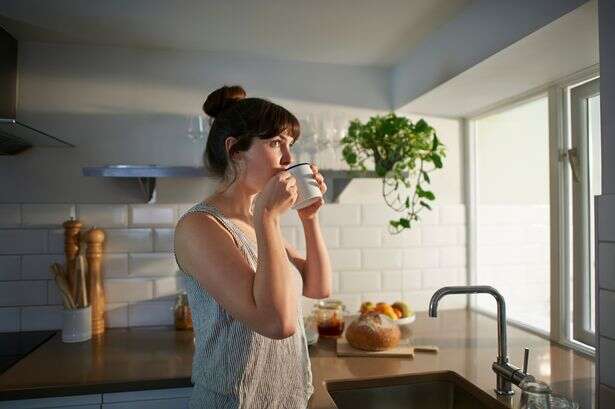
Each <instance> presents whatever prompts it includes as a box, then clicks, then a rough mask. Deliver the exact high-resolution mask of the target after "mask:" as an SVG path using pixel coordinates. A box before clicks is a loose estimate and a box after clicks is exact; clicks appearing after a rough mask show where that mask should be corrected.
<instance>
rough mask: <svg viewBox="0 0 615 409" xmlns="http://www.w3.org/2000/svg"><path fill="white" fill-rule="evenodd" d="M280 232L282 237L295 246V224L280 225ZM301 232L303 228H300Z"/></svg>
mask: <svg viewBox="0 0 615 409" xmlns="http://www.w3.org/2000/svg"><path fill="white" fill-rule="evenodd" d="M280 232H281V233H282V237H284V240H286V242H287V243H289V244H290V245H291V246H293V247H297V227H295V226H281V227H280ZM301 232H302V233H303V229H301Z"/></svg>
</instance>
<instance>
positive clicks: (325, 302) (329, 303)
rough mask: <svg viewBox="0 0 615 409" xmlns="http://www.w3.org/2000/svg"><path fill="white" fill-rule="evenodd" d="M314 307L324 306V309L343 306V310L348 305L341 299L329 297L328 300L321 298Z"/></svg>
mask: <svg viewBox="0 0 615 409" xmlns="http://www.w3.org/2000/svg"><path fill="white" fill-rule="evenodd" d="M314 308H323V309H338V308H341V309H342V310H345V309H346V306H345V305H344V303H343V302H342V301H341V300H335V299H327V300H319V301H318V302H317V303H316V304H314Z"/></svg>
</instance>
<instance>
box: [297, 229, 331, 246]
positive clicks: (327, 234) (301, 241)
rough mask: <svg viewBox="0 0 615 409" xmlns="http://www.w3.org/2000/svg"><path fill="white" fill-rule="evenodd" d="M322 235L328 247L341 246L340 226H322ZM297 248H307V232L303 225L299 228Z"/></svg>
mask: <svg viewBox="0 0 615 409" xmlns="http://www.w3.org/2000/svg"><path fill="white" fill-rule="evenodd" d="M320 230H321V232H322V237H323V239H324V241H325V245H326V246H327V248H328V249H333V248H338V247H339V246H340V227H335V226H321V227H320ZM297 248H298V249H302V250H305V233H304V231H303V227H298V228H297Z"/></svg>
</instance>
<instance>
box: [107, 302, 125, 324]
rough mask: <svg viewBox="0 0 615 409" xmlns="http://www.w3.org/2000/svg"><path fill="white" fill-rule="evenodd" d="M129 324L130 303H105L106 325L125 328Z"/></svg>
mask: <svg viewBox="0 0 615 409" xmlns="http://www.w3.org/2000/svg"><path fill="white" fill-rule="evenodd" d="M127 326H128V303H108V304H106V305H105V327H106V328H118V327H119V328H123V327H127Z"/></svg>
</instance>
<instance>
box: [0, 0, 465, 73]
mask: <svg viewBox="0 0 615 409" xmlns="http://www.w3.org/2000/svg"><path fill="white" fill-rule="evenodd" d="M469 3H470V0H429V1H426V0H380V1H373V0H309V1H306V0H250V1H245V0H226V1H219V0H185V1H181V2H175V1H168V0H130V1H126V0H105V1H91V0H53V1H35V0H4V1H2V2H0V25H2V26H4V27H5V28H6V29H7V30H8V31H9V32H11V33H12V34H13V35H14V36H15V37H17V39H18V40H21V41H40V42H50V43H77V44H92V45H109V46H120V47H139V48H168V49H178V50H202V51H213V52H228V53H241V54H244V55H246V54H248V55H254V56H262V57H267V58H272V59H277V60H292V61H302V62H318V63H332V64H349V65H369V66H379V67H390V66H392V65H394V64H396V63H397V62H399V61H400V60H401V59H402V58H403V57H405V56H407V55H408V54H409V53H410V52H411V50H412V49H413V47H415V46H416V45H417V44H418V43H419V42H420V41H421V39H423V38H424V37H425V36H426V35H427V34H429V33H430V32H432V31H434V30H436V29H437V28H439V27H440V26H441V25H442V24H444V23H445V22H447V21H449V20H450V19H452V18H453V17H454V16H455V15H456V14H457V13H459V12H460V11H461V10H462V9H463V8H464V7H465V6H466V5H468V4H469Z"/></svg>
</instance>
